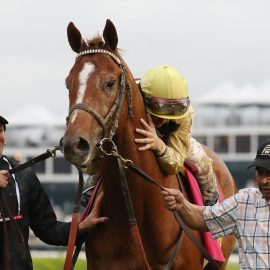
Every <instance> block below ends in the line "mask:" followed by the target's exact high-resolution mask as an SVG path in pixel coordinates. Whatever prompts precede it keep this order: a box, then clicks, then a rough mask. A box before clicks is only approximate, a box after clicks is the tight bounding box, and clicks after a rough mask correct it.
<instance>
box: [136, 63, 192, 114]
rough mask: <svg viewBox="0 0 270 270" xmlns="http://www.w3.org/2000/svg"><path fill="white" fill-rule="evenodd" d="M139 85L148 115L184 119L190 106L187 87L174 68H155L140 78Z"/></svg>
mask: <svg viewBox="0 0 270 270" xmlns="http://www.w3.org/2000/svg"><path fill="white" fill-rule="evenodd" d="M140 84H141V89H142V91H143V94H144V98H145V103H146V109H147V111H148V112H149V113H151V114H153V115H155V116H157V117H160V118H164V119H181V118H183V117H185V115H186V113H187V111H188V108H189V105H190V100H189V97H188V85H187V82H186V80H185V79H184V77H183V76H182V74H180V73H179V71H177V70H176V69H175V68H173V67H170V66H166V65H165V66H159V67H155V68H153V69H151V70H149V71H148V72H146V73H145V74H144V75H143V76H142V79H141V82H140Z"/></svg>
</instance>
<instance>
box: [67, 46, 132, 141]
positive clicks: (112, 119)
mask: <svg viewBox="0 0 270 270" xmlns="http://www.w3.org/2000/svg"><path fill="white" fill-rule="evenodd" d="M89 54H106V55H109V56H110V57H111V58H112V59H113V60H114V61H115V62H116V63H117V64H118V65H119V67H120V69H121V76H120V84H119V90H118V94H117V97H116V99H115V101H114V104H113V105H112V107H111V109H110V111H109V113H108V114H107V116H106V117H105V118H104V117H103V116H102V115H100V113H98V112H97V111H96V110H95V109H94V108H92V107H90V106H87V105H85V104H84V103H76V104H74V105H73V106H72V107H71V108H70V110H69V114H68V117H67V118H66V120H67V124H68V122H69V119H70V117H71V114H72V113H73V112H74V111H75V110H83V111H85V112H88V113H89V114H91V115H93V116H94V117H95V119H96V120H97V121H98V123H99V124H100V126H101V127H102V129H103V138H104V137H107V138H110V139H111V138H112V137H113V136H114V134H115V131H116V129H117V127H118V119H119V114H120V109H121V105H122V102H123V98H124V93H125V90H126V89H127V90H128V94H129V96H130V91H129V90H130V84H129V81H128V80H127V76H126V70H125V67H124V65H123V63H122V60H121V58H120V57H118V56H117V55H115V54H114V53H112V52H110V51H108V50H104V49H88V50H85V51H81V52H80V53H78V55H77V57H76V60H77V59H78V58H79V57H81V56H83V55H89ZM130 111H131V106H129V112H130ZM110 123H112V124H111V129H110V130H109V128H108V126H109V125H110Z"/></svg>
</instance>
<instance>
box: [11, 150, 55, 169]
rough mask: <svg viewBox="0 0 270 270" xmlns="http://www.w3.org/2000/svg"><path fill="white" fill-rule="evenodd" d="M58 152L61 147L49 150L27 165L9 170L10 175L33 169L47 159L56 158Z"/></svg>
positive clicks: (26, 163)
mask: <svg viewBox="0 0 270 270" xmlns="http://www.w3.org/2000/svg"><path fill="white" fill-rule="evenodd" d="M57 150H60V146H55V147H53V148H49V149H47V151H46V152H45V153H43V154H41V155H39V156H37V157H34V158H32V159H30V160H28V161H26V162H25V163H23V164H20V165H18V166H16V167H14V168H12V169H10V170H9V173H10V174H14V173H17V172H20V171H22V170H24V169H26V168H28V167H31V166H33V165H34V164H36V163H38V162H41V161H43V160H45V159H47V158H50V157H55V152H56V151H57Z"/></svg>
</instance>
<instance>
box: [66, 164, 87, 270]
mask: <svg viewBox="0 0 270 270" xmlns="http://www.w3.org/2000/svg"><path fill="white" fill-rule="evenodd" d="M77 169H78V172H79V185H78V189H77V195H76V199H75V204H74V209H73V213H72V221H71V225H70V230H69V238H68V247H67V253H66V258H65V263H64V270H70V269H71V267H72V255H73V250H74V246H75V241H76V236H77V231H78V223H79V219H80V202H81V197H82V192H83V185H84V181H83V174H82V172H81V170H80V169H79V168H77Z"/></svg>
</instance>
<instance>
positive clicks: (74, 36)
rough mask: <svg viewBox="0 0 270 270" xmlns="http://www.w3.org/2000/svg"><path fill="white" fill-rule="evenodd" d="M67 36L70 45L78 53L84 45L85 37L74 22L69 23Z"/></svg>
mask: <svg viewBox="0 0 270 270" xmlns="http://www.w3.org/2000/svg"><path fill="white" fill-rule="evenodd" d="M67 36H68V42H69V45H70V47H71V48H72V50H73V51H74V52H76V53H78V52H79V51H80V48H81V46H82V42H83V39H82V35H81V33H80V31H79V30H78V29H77V28H76V26H75V25H74V24H73V22H70V23H69V24H68V27H67Z"/></svg>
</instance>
